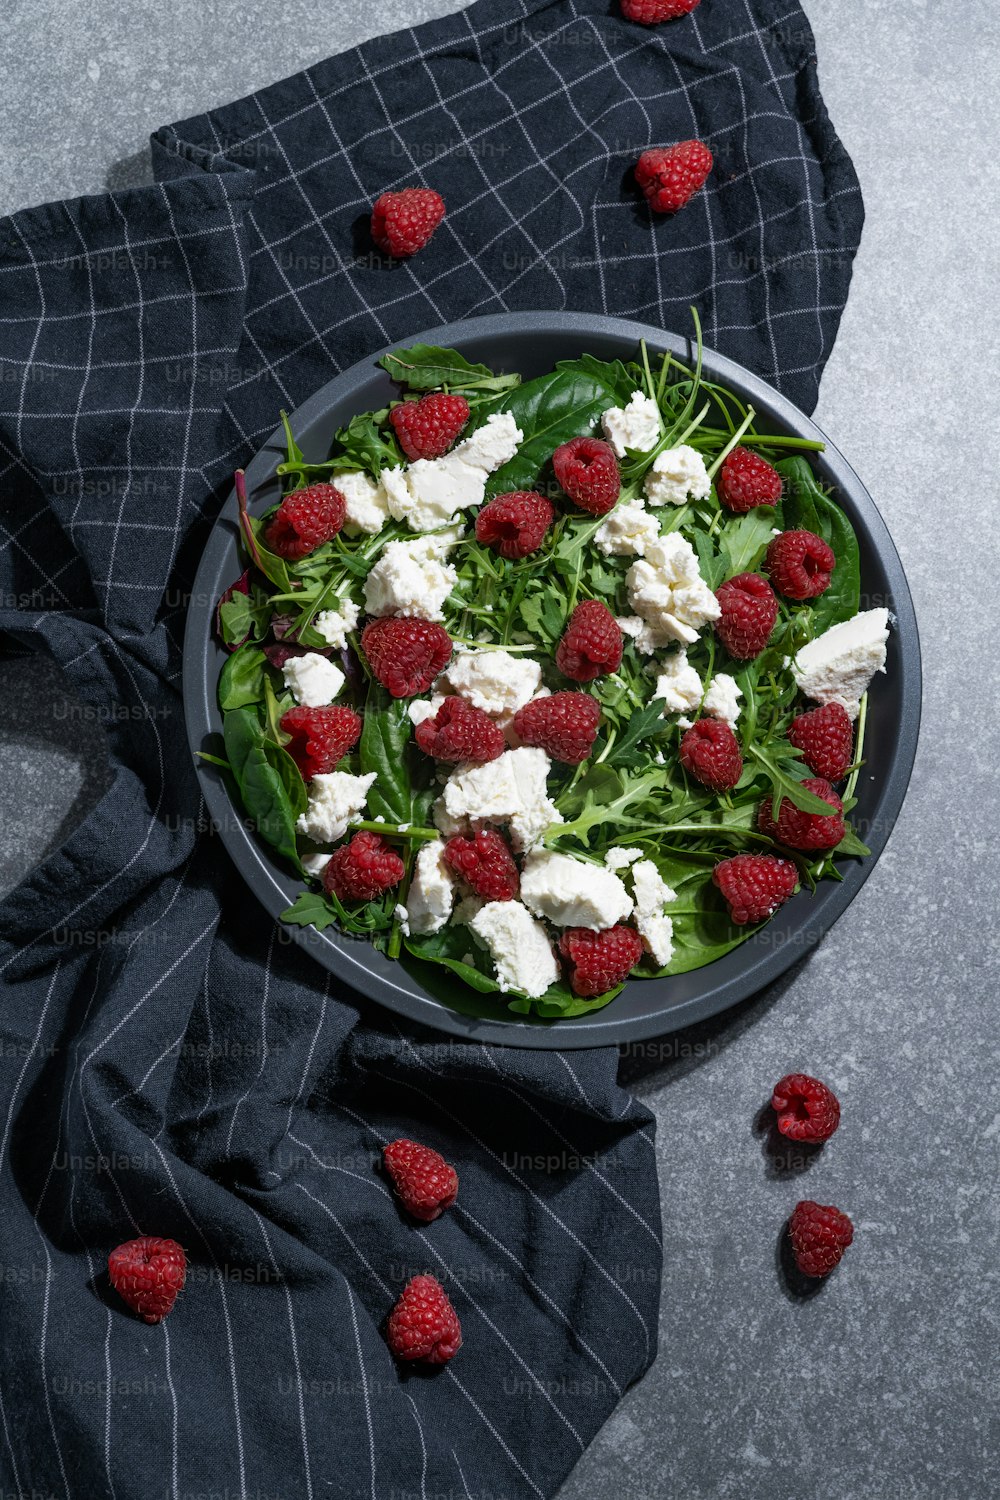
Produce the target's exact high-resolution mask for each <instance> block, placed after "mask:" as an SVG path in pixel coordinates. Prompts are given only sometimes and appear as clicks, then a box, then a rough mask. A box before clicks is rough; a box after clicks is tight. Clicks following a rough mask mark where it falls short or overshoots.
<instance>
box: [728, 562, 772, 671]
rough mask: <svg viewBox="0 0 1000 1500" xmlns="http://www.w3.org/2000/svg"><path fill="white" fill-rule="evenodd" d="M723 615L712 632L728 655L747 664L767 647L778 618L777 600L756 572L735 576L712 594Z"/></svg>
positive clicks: (764, 580) (770, 588)
mask: <svg viewBox="0 0 1000 1500" xmlns="http://www.w3.org/2000/svg"><path fill="white" fill-rule="evenodd" d="M715 597H716V599H718V601H719V607H720V608H721V610H722V614H721V615H720V616H719V618H718V619H717V620H716V622H715V633H716V635H717V636H718V637H719V640H720V641H721V642H722V644H723V645H724V646H725V648H726V650H727V651H728V652H729V654H730V656H735V657H736V659H737V660H738V661H750V660H751V659H752V658H753V657H755V656H759V655H760V653H761V652H762V651H763V649H764V647H765V646H766V645H767V642H768V638H769V636H770V634H771V631H772V630H773V629H774V622H775V620H776V619H777V618H778V601H777V599H776V598H775V597H774V590H773V589H772V587H771V585H770V584H769V583H768V581H767V579H766V578H761V576H760V574H759V573H738V574H737V576H736V577H735V578H730V579H729V581H728V582H727V583H723V584H720V586H719V587H718V588H717V589H716V591H715Z"/></svg>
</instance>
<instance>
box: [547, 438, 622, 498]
mask: <svg viewBox="0 0 1000 1500" xmlns="http://www.w3.org/2000/svg"><path fill="white" fill-rule="evenodd" d="M552 467H553V469H554V470H555V475H556V479H557V480H558V481H559V483H560V484H561V485H562V487H563V489H564V490H565V491H566V493H567V495H568V496H569V498H570V499H571V500H572V501H573V504H574V505H579V507H580V509H581V510H586V511H589V512H590V514H591V515H592V516H603V515H606V514H607V512H608V511H609V510H612V509H613V508H614V506H615V504H616V503H617V501H618V495H619V493H620V491H621V487H622V481H621V475H620V474H619V472H618V460H617V458H615V453H614V449H613V448H612V446H611V444H610V443H606V442H604V440H603V438H593V437H575V438H570V440H569V442H568V443H562V444H560V446H559V447H558V448H557V449H556V451H555V452H554V453H553V455H552Z"/></svg>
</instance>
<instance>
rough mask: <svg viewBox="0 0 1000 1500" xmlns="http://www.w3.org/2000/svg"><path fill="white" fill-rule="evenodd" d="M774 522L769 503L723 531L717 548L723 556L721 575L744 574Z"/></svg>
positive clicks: (763, 544) (768, 535)
mask: <svg viewBox="0 0 1000 1500" xmlns="http://www.w3.org/2000/svg"><path fill="white" fill-rule="evenodd" d="M776 525H777V522H776V521H775V518H774V509H773V507H772V506H769V505H768V506H758V507H757V509H756V510H751V511H748V512H747V514H746V515H745V516H740V518H739V519H738V520H736V521H733V522H731V523H730V524H729V525H728V526H726V527H725V529H724V530H723V533H722V536H721V538H720V540H719V549H720V551H721V552H722V555H723V558H724V559H725V564H726V566H725V573H724V575H723V576H724V577H725V578H735V577H736V575H737V573H748V572H750V571H752V569H753V568H754V567H755V566H756V565H757V564H758V563H759V561H760V554H761V553H762V552H763V550H764V548H765V547H766V546H767V544H768V542H769V541H770V540H771V530H772V528H773V527H774V526H776Z"/></svg>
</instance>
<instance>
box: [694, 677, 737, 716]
mask: <svg viewBox="0 0 1000 1500" xmlns="http://www.w3.org/2000/svg"><path fill="white" fill-rule="evenodd" d="M742 697H743V689H742V688H741V687H740V685H739V683H738V682H737V681H736V678H735V677H730V675H729V673H728V672H717V673H716V674H715V676H714V677H713V678H712V680H711V682H710V683H709V684H708V691H707V693H706V694H705V701H704V703H703V704H702V707H703V708H704V710H705V712H706V713H707V714H710V715H711V717H712V718H713V719H724V720H725V721H726V723H727V724H728V725H729V727H730V729H734V728H735V727H736V721H737V719H738V718H739V716H740V702H739V700H740V699H741V698H742Z"/></svg>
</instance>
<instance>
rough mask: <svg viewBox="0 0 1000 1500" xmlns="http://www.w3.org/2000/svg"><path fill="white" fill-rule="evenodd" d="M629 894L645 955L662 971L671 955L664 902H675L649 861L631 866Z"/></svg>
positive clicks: (671, 928) (671, 938)
mask: <svg viewBox="0 0 1000 1500" xmlns="http://www.w3.org/2000/svg"><path fill="white" fill-rule="evenodd" d="M631 874H632V890H633V892H634V893H635V925H636V927H637V928H638V930H639V936H640V937H641V938H642V940H643V942H644V943H645V945H646V947H647V948H648V950H649V952H650V953H651V954H652V956H653V958H654V959H655V960H656V962H657V963H658V964H659V966H660V968H661V969H662V968H663V966H664V965H665V964H668V963H669V962H670V958H671V955H672V953H673V951H674V924H673V922H672V921H671V919H670V918H669V917H668V916H667V914H666V912H665V911H664V910H663V908H664V906H665V905H666V904H667V902H668V901H676V900H677V893H676V891H672V890H671V889H670V887H669V885H667V883H666V881H665V880H664V879H663V877H662V876H661V874H660V872H659V870H658V869H657V868H656V866H655V865H654V864H653V861H652V860H651V859H642V860H640V861H639V863H638V864H637V865H633V866H632V871H631Z"/></svg>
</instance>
